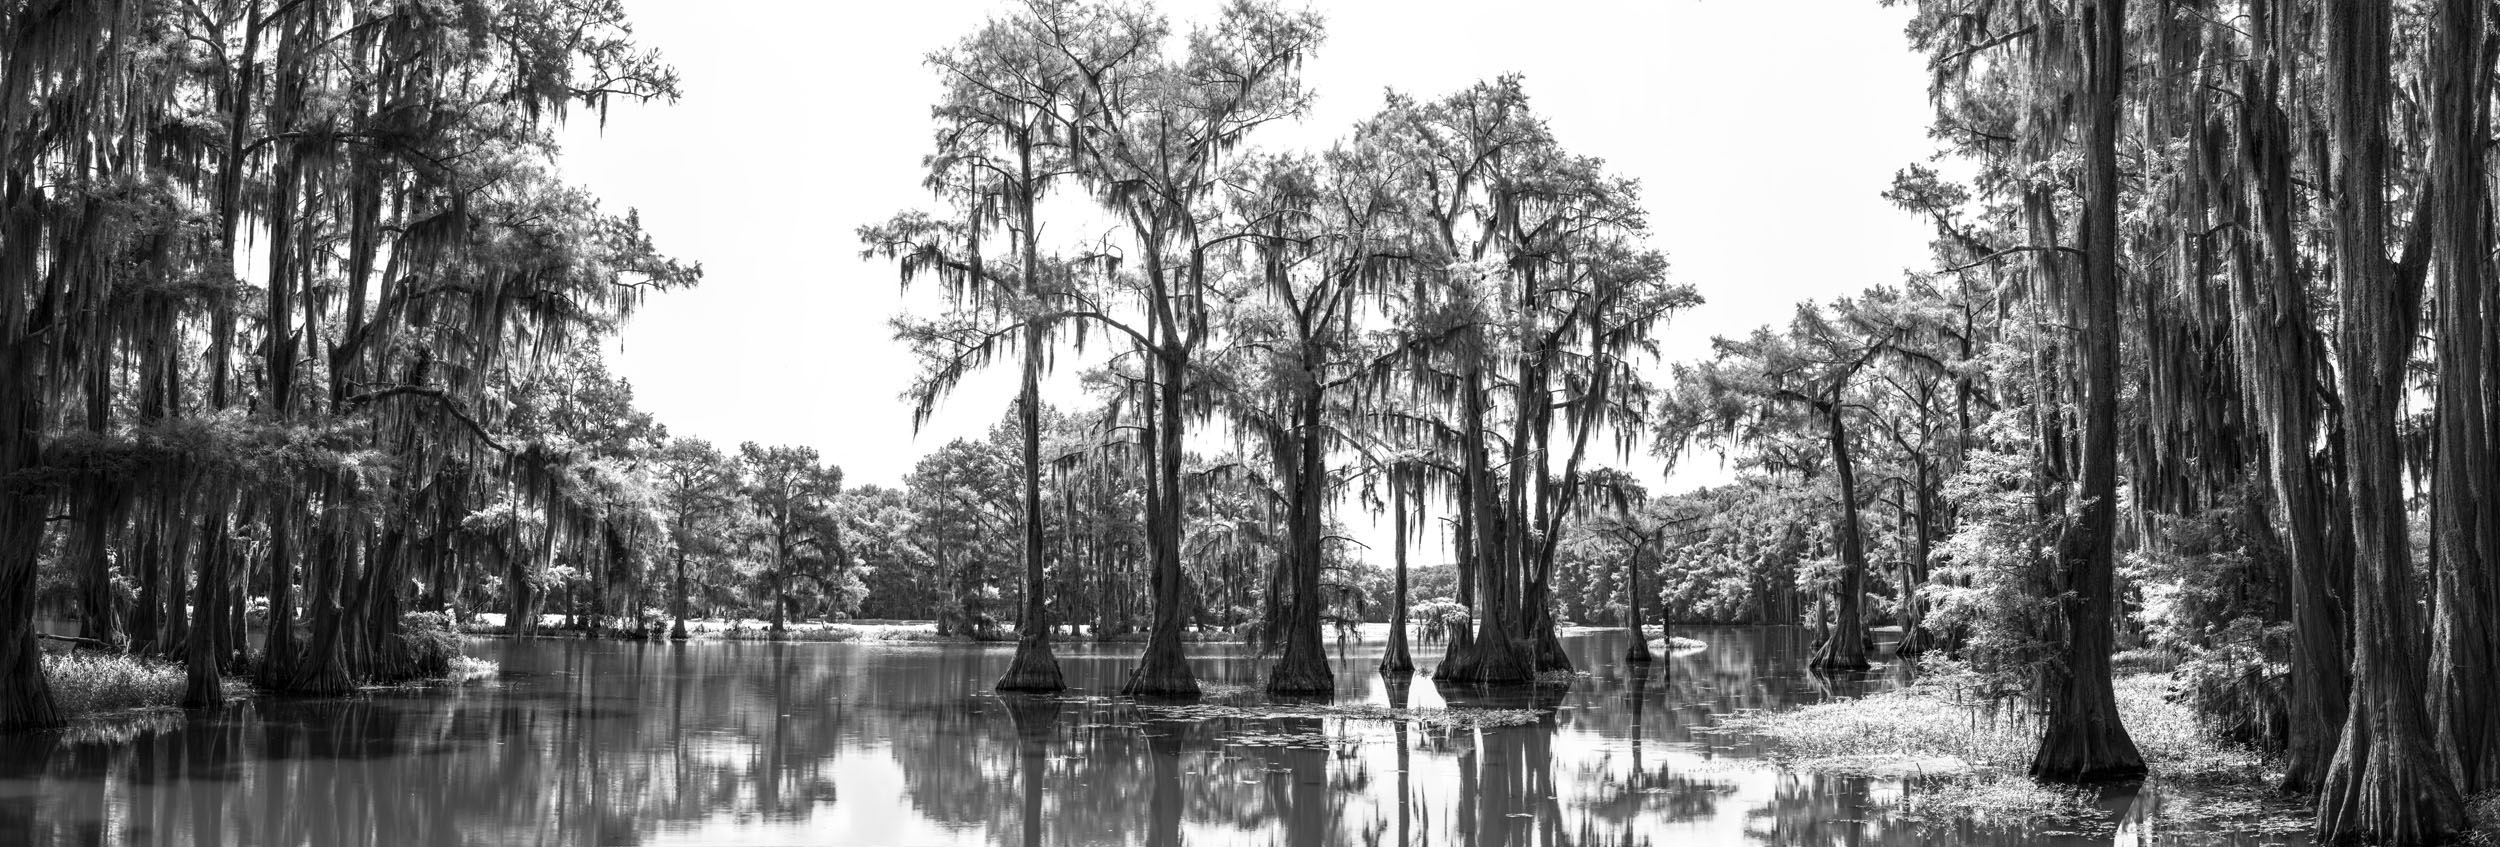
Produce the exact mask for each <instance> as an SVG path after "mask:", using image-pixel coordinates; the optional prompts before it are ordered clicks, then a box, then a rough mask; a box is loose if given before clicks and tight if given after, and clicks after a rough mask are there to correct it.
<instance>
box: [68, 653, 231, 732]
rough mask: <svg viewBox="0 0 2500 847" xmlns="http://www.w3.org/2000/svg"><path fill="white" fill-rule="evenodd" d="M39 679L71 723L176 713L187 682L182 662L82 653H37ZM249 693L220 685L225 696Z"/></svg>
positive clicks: (229, 681) (228, 680)
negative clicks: (136, 713)
mask: <svg viewBox="0 0 2500 847" xmlns="http://www.w3.org/2000/svg"><path fill="white" fill-rule="evenodd" d="M43 676H44V681H45V682H47V683H50V684H51V686H52V701H53V703H54V704H55V705H57V706H59V707H60V709H61V714H63V715H66V716H68V717H70V718H71V719H73V720H75V719H80V718H90V717H101V716H106V715H112V714H115V713H119V712H129V711H134V710H140V709H160V708H162V709H171V708H179V707H180V706H181V705H182V691H183V686H184V682H185V680H186V679H187V678H188V674H187V672H185V671H184V670H183V667H182V663H181V662H178V661H174V660H172V659H160V658H155V657H152V656H133V655H127V654H122V653H87V652H80V653H50V652H47V653H45V654H43ZM250 691H251V686H249V685H248V684H246V683H244V682H243V681H242V680H240V679H232V678H229V679H227V680H226V696H227V697H239V696H242V695H244V694H247V693H250Z"/></svg>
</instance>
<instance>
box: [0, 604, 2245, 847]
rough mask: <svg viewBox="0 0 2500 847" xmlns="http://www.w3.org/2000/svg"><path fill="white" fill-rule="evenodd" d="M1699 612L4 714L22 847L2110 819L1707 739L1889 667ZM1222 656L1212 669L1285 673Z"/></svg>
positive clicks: (701, 661) (1251, 834) (1600, 836)
mask: <svg viewBox="0 0 2500 847" xmlns="http://www.w3.org/2000/svg"><path fill="white" fill-rule="evenodd" d="M1683 632H1685V633H1687V634H1690V635H1694V636H1697V637H1701V638H1703V639H1705V640H1707V641H1709V642H1710V643H1711V645H1712V646H1711V647H1710V649H1708V650H1704V651H1701V652H1698V653H1693V654H1689V655H1685V656H1679V657H1675V658H1673V659H1671V660H1668V661H1662V662H1659V663H1658V664H1657V665H1656V666H1655V667H1653V668H1647V669H1644V668H1634V667H1626V666H1625V665H1624V664H1623V663H1622V662H1621V661H1620V659H1619V657H1620V655H1621V652H1622V644H1621V642H1620V639H1621V637H1622V636H1621V634H1619V633H1609V634H1597V635H1592V636H1587V637H1575V638H1570V639H1567V640H1566V642H1565V643H1566V646H1567V647H1568V648H1569V649H1571V650H1572V651H1573V652H1574V655H1573V659H1574V661H1575V662H1577V663H1578V664H1579V666H1580V667H1583V668H1588V669H1590V673H1589V674H1588V675H1586V676H1582V677H1579V678H1577V679H1575V680H1573V681H1571V682H1570V683H1569V684H1564V685H1543V686H1534V687H1529V688H1524V689H1510V690H1494V691H1468V690H1445V689H1440V688H1437V687H1435V686H1433V685H1432V683H1431V682H1430V681H1429V680H1428V679H1426V678H1420V677H1410V676H1396V677H1383V676H1380V675H1377V674H1373V673H1371V672H1370V669H1371V668H1373V667H1375V666H1376V665H1377V664H1378V656H1379V648H1380V645H1379V644H1378V643H1377V642H1368V643H1364V642H1357V643H1351V644H1346V645H1341V646H1340V648H1339V650H1337V651H1336V652H1337V654H1338V655H1337V657H1336V658H1337V660H1338V661H1339V662H1340V665H1341V667H1340V670H1339V676H1338V679H1339V685H1340V688H1339V690H1338V692H1337V695H1336V697H1335V700H1336V702H1339V703H1346V704H1377V705H1386V706H1392V707H1398V708H1406V707H1417V708H1432V707H1439V706H1442V705H1445V704H1446V705H1453V706H1487V707H1498V708H1522V707H1525V708H1536V709H1540V710H1543V711H1544V717H1543V719H1542V720H1540V721H1539V722H1538V723H1536V724H1533V725H1528V726H1516V727H1501V728H1487V729H1451V728H1447V727H1432V726H1422V725H1415V724H1409V723H1404V722H1390V721H1357V720H1350V719H1345V718H1333V717H1332V718H1317V717H1307V716H1306V717H1293V718H1284V719H1267V720H1255V719H1245V718H1238V717H1213V718H1207V717H1201V716H1198V715H1189V714H1175V713H1171V712H1158V711H1155V710H1150V709H1141V708H1139V707H1138V706H1137V705H1136V704H1134V703H1131V702H1128V701H1125V700H1120V699H1117V698H1107V697H1095V696H1088V695H1087V694H1086V692H1101V691H1107V690H1113V689H1116V688H1117V686H1118V683H1119V681H1120V679H1121V678H1122V677H1121V675H1122V674H1123V673H1124V672H1125V670H1126V667H1127V665H1128V664H1129V662H1130V661H1132V657H1131V656H1130V655H1128V651H1126V650H1124V649H1121V645H1109V646H1108V647H1107V648H1094V647H1092V646H1091V645H1081V644H1080V645H1068V649H1067V650H1066V651H1064V653H1063V655H1062V656H1061V660H1062V670H1063V672H1064V673H1065V674H1066V675H1067V677H1068V680H1069V682H1070V684H1071V685H1073V686H1075V690H1074V691H1072V692H1071V694H1070V695H1069V696H1064V697H1034V696H1029V695H997V694H993V693H990V692H989V691H988V687H989V682H990V680H992V679H993V678H995V677H996V676H997V674H998V672H999V669H1000V667H1001V666H1002V664H1003V663H1004V662H1005V661H1006V659H1007V657H1008V653H1007V652H1005V651H1003V650H992V649H988V648H980V647H967V646H900V645H853V644H771V643H732V642H708V643H707V642H696V643H692V644H686V645H640V644H617V643H600V642H577V641H563V640H541V641H497V640H483V641H479V642H476V649H477V650H478V651H480V652H483V653H486V654H488V655H489V656H490V657H493V658H498V659H500V660H501V661H502V662H503V664H504V667H505V669H506V671H507V675H506V678H504V679H503V680H501V681H498V682H494V683H490V684H487V685H483V686H478V687H469V688H457V689H438V690H409V691H381V692H374V693H371V694H368V695H365V696H360V697H352V698H345V699H330V700H256V701H251V702H247V703H242V704H238V705H237V706H236V707H235V708H232V709H229V710H227V711H226V712H224V713H222V714H219V715H216V716H213V717H212V716H188V715H181V714H171V713H168V714H159V715H154V716H149V717H145V718H142V719H135V720H129V721H120V722H115V723H110V724H97V725H89V726H85V727H81V728H77V729H74V730H71V731H66V732H52V733H40V734H27V735H17V736H11V737H9V738H8V739H6V742H5V743H0V844H17V843H27V844H36V845H72V844H135V845H148V844H168V845H215V847H228V845H233V847H253V845H266V844H288V845H293V844H321V845H342V847H360V845H386V844H387V845H402V844H413V845H428V846H429V847H430V846H431V845H441V847H457V846H458V845H468V844H480V843H489V844H524V845H532V844H535V845H615V844H737V843H751V842H759V841H763V842H775V843H792V842H809V843H813V842H825V843H926V844H962V845H1001V847H1005V845H1042V844H1079V845H1123V847H1126V845H1140V844H1143V845H1179V844H1189V845H1201V847H1206V846H1207V845H1228V844H1287V845H1321V844H1418V845H1420V844H1433V845H1443V844H1454V845H1471V846H1472V847H1512V846H1513V845H1520V846H1522V847H1524V845H1538V847H1544V846H1545V845H1596V844H1606V845H1617V844H1668V843H1756V844H1817V845H1853V844H1864V845H1881V844H1910V843H1941V844H1954V843H1973V844H1975V843H2009V842H2010V843H2037V844H2081V843H2106V840H2105V839H2106V836H2102V837H2100V838H2092V839H2088V842H2087V840H2086V839H2084V838H2083V837H2082V836H2062V835H2051V834H2046V833H2039V832H2030V833H2026V832H2019V831H2009V830H2005V829H2002V828H1989V827H1984V826H1980V825H1976V824H1967V823H1966V824H1960V825H1952V826H1933V827H1922V826H1915V825H1911V824H1908V823H1903V822H1898V821H1894V820H1892V819H1891V817H1890V816H1889V815H1888V814H1887V813H1886V812H1885V807H1886V805H1887V804H1888V803H1889V800H1890V798H1892V797H1897V796H1899V791H1900V787H1899V786H1895V785H1890V784H1886V783H1880V782H1877V783H1869V782H1868V781H1866V780H1845V779H1831V778H1815V777H1799V776H1786V775H1782V774H1780V773H1778V772H1777V771H1775V770H1773V769H1770V768H1767V767H1764V766H1762V765H1761V764H1760V763H1758V762H1755V761H1752V760H1751V757H1752V756H1754V755H1755V753H1756V752H1757V751H1755V750H1753V749H1752V747H1751V746H1750V745H1747V744H1744V743H1741V742H1740V741H1736V740H1730V739H1724V738H1717V737H1714V736H1710V735H1707V734H1698V733H1696V732H1695V730H1696V729H1700V728H1704V727H1706V726H1708V724H1709V722H1710V716H1711V715H1713V714H1724V713H1727V712H1732V711H1735V710H1738V709H1770V708H1785V707H1788V706H1792V705H1795V704H1798V703H1801V702H1808V701H1812V700H1815V699H1819V698H1821V697H1824V696H1851V695H1855V694H1860V693H1864V692H1866V691H1869V690H1874V689H1878V688H1881V687H1883V686H1887V685H1891V684H1894V680H1892V679H1890V678H1887V677H1884V676H1880V675H1855V676H1839V677H1832V678H1828V679H1823V680H1819V681H1818V680H1813V679H1810V678H1808V677H1806V676H1805V675H1804V674H1803V673H1801V672H1800V671H1798V670H1797V669H1798V668H1800V667H1801V666H1802V665H1803V659H1804V651H1803V645H1802V643H1801V639H1799V638H1797V637H1796V636H1795V634H1794V633H1792V632H1790V631H1785V630H1764V629H1716V630H1713V629H1701V628H1695V629H1685V630H1683ZM1204 652H1205V653H1207V654H1208V655H1206V656H1205V657H1204V658H1202V659H1199V660H1196V661H1201V662H1203V667H1202V668H1201V671H1202V672H1201V674H1200V677H1201V678H1202V679H1206V680H1216V681H1220V680H1225V679H1241V680H1250V681H1253V682H1255V681H1257V680H1260V679H1262V678H1263V676H1262V671H1261V668H1262V667H1263V664H1262V662H1261V660H1258V659H1256V658H1254V657H1250V656H1246V655H1242V654H1241V653H1240V652H1239V651H1237V650H1234V651H1227V650H1224V649H1221V648H1214V647H1210V649H1208V650H1206V651H1204ZM1352 669H1361V671H1360V672H1355V671H1353V670H1352ZM1428 671H1429V669H1426V672H1427V673H1428ZM1226 698H1233V699H1226ZM1236 699H1240V700H1247V701H1255V700H1257V699H1258V698H1257V697H1256V695H1249V694H1240V695H1227V694H1223V693H1221V692H1219V693H1218V700H1219V702H1234V701H1235V700H1236ZM2158 800H2159V798H2158V797H2157V796H2155V795H2151V794H2147V795H2146V796H2145V797H2144V798H2141V799H2139V798H2135V797H2133V796H2132V795H2130V796H2127V797H2123V798H2120V797H2113V798H2112V800H2111V802H2110V803H2109V809H2110V815H2111V823H2113V824H2116V823H2120V822H2122V821H2121V818H2122V817H2123V818H2124V820H2123V822H2124V823H2125V824H2126V825H2127V827H2128V831H2130V832H2133V833H2147V832H2149V831H2150V830H2151V829H2152V828H2153V826H2154V825H2155V824H2156V823H2158V820H2156V819H2154V818H2152V817H2150V816H2149V815H2150V813H2149V811H2147V810H2149V809H2152V808H2154V806H2153V805H2152V804H2154V803H2157V802H2158ZM2161 835H2162V837H2163V839H2164V840H2165V841H2166V842H2168V843H2175V844H2198V843H2235V842H2234V841H2233V840H2232V839H2230V838H2226V837H2221V836H2209V837H2208V836H2194V835H2192V834H2191V835H2190V836H2188V837H2182V835H2181V833H2178V832H2176V831H2171V832H2163V833H2161Z"/></svg>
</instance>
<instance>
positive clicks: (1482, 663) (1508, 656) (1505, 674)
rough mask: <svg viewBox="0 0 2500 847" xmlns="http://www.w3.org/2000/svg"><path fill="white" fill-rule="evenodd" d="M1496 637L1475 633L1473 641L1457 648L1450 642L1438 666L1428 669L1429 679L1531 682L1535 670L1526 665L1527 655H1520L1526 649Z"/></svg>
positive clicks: (1456, 681)
mask: <svg viewBox="0 0 2500 847" xmlns="http://www.w3.org/2000/svg"><path fill="white" fill-rule="evenodd" d="M1498 638H1499V636H1494V637H1484V636H1483V635H1482V634H1479V636H1478V637H1477V638H1476V639H1475V642H1474V643H1473V644H1472V645H1470V646H1468V647H1465V648H1461V647H1459V646H1458V644H1457V642H1455V641H1453V642H1452V643H1451V645H1450V653H1449V657H1448V658H1445V659H1442V660H1441V666H1440V667H1437V668H1433V669H1432V679H1433V681H1435V682H1454V683H1461V684H1465V685H1522V684H1526V683H1530V682H1535V681H1536V672H1535V671H1534V670H1532V669H1531V668H1530V666H1529V664H1528V660H1527V657H1525V656H1523V655H1521V654H1522V653H1524V652H1526V651H1525V650H1523V649H1521V648H1520V647H1519V646H1518V645H1516V644H1511V643H1508V642H1504V641H1499V640H1497V639H1498Z"/></svg>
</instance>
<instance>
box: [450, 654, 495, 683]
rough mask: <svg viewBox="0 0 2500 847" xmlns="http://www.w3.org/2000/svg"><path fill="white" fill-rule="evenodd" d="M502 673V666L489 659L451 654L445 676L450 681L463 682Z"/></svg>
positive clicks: (491, 677)
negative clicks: (449, 664) (449, 665)
mask: <svg viewBox="0 0 2500 847" xmlns="http://www.w3.org/2000/svg"><path fill="white" fill-rule="evenodd" d="M502 673H503V666H501V665H498V664H496V663H495V662H494V661H493V660H491V659H480V658H478V657H476V656H453V657H452V658H451V669H450V671H449V673H448V674H446V678H447V679H448V680H449V681H451V682H455V683H465V682H476V681H479V680H484V679H493V678H495V677H496V676H498V675H500V674H502Z"/></svg>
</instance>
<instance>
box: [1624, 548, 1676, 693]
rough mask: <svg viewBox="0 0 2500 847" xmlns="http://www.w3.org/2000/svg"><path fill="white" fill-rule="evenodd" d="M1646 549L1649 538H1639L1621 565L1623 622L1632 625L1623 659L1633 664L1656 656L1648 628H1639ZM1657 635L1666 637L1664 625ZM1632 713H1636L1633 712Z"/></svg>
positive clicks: (1652, 659) (1673, 647)
mask: <svg viewBox="0 0 2500 847" xmlns="http://www.w3.org/2000/svg"><path fill="white" fill-rule="evenodd" d="M1648 549H1649V539H1646V538H1644V539H1641V543H1639V544H1636V545H1633V547H1632V555H1631V556H1630V557H1629V558H1628V559H1627V560H1626V561H1625V562H1624V566H1623V573H1624V580H1623V581H1624V601H1625V602H1624V606H1625V608H1626V610H1627V611H1626V614H1625V617H1626V618H1627V620H1626V621H1625V622H1626V623H1629V624H1631V626H1632V646H1630V647H1627V648H1625V649H1624V651H1623V660H1624V661H1627V662H1632V663H1634V664H1648V663H1649V662H1653V661H1656V660H1657V658H1658V657H1657V655H1656V654H1654V653H1652V652H1651V651H1650V649H1649V630H1646V629H1643V628H1641V553H1642V552H1644V551H1646V550H1648ZM1659 637H1660V639H1662V640H1663V639H1664V638H1665V637H1666V628H1665V627H1660V628H1659ZM1666 646H1667V649H1669V650H1673V649H1675V645H1674V644H1673V643H1672V642H1670V643H1668V644H1667V645H1666ZM1634 684H1635V685H1638V684H1639V683H1637V682H1635V683H1634ZM1635 691H1636V693H1635V694H1634V697H1635V698H1636V699H1635V700H1634V705H1633V708H1635V709H1638V708H1640V706H1639V701H1638V699H1637V698H1638V696H1639V695H1638V693H1637V689H1635ZM1634 714H1638V713H1637V712H1635V713H1634Z"/></svg>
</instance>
